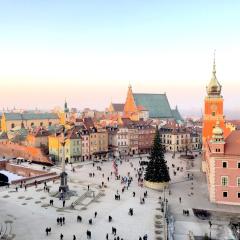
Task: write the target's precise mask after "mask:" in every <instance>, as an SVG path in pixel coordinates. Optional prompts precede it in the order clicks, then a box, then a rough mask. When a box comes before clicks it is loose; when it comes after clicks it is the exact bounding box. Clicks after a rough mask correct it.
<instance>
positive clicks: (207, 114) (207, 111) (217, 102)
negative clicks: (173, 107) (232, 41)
mask: <svg viewBox="0 0 240 240" xmlns="http://www.w3.org/2000/svg"><path fill="white" fill-rule="evenodd" d="M206 90H207V96H206V97H205V101H204V115H203V129H202V140H203V146H204V145H205V142H206V140H207V139H211V138H212V132H213V128H214V127H215V126H216V123H217V121H218V124H219V127H221V128H222V129H223V131H224V137H226V136H227V135H228V134H229V133H230V129H228V128H226V126H225V119H224V113H223V97H222V95H221V91H222V86H221V85H220V83H219V82H218V80H217V77H216V64H215V52H214V60H213V70H212V78H211V80H210V82H209V84H208V86H207V87H206Z"/></svg>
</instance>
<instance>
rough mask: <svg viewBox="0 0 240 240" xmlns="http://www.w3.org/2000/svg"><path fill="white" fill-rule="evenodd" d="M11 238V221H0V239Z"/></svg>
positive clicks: (6, 239) (7, 239) (8, 239)
mask: <svg viewBox="0 0 240 240" xmlns="http://www.w3.org/2000/svg"><path fill="white" fill-rule="evenodd" d="M12 238H13V234H12V223H11V222H8V221H5V222H3V223H2V222H1V223H0V239H5V240H10V239H12Z"/></svg>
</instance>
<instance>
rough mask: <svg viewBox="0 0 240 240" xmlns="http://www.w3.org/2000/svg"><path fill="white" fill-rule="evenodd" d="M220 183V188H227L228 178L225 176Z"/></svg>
mask: <svg viewBox="0 0 240 240" xmlns="http://www.w3.org/2000/svg"><path fill="white" fill-rule="evenodd" d="M221 183H222V186H227V185H228V177H227V176H223V177H221Z"/></svg>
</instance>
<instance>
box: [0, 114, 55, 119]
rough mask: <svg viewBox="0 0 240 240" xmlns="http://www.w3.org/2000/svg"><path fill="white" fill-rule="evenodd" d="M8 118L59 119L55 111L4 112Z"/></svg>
mask: <svg viewBox="0 0 240 240" xmlns="http://www.w3.org/2000/svg"><path fill="white" fill-rule="evenodd" d="M4 114H5V117H6V120H35V119H58V115H57V114H55V113H4Z"/></svg>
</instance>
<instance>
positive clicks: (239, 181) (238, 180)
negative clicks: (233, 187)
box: [237, 177, 240, 187]
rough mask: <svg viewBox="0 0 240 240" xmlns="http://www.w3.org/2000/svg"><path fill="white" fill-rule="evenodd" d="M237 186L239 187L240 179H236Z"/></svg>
mask: <svg viewBox="0 0 240 240" xmlns="http://www.w3.org/2000/svg"><path fill="white" fill-rule="evenodd" d="M237 186H238V187H240V177H238V178H237Z"/></svg>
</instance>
